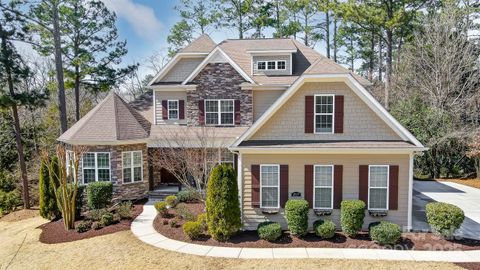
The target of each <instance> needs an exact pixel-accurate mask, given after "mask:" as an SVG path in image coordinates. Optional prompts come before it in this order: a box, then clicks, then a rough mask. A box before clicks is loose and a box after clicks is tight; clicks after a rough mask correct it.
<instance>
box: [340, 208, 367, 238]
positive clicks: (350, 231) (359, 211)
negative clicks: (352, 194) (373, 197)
mask: <svg viewBox="0 0 480 270" xmlns="http://www.w3.org/2000/svg"><path fill="white" fill-rule="evenodd" d="M364 218H365V203H364V202H363V201H361V200H346V201H342V203H341V204H340V223H341V225H342V231H343V232H344V233H345V234H346V235H347V236H349V237H352V236H355V235H357V233H358V232H359V231H360V230H361V229H362V226H363V219H364Z"/></svg>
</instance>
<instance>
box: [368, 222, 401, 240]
mask: <svg viewBox="0 0 480 270" xmlns="http://www.w3.org/2000/svg"><path fill="white" fill-rule="evenodd" d="M368 234H369V235H370V238H372V240H373V241H375V242H377V243H379V244H380V245H393V244H395V243H396V242H397V241H398V239H400V237H401V236H402V230H401V229H400V226H398V225H397V224H395V223H392V222H389V221H380V222H373V223H370V224H369V225H368Z"/></svg>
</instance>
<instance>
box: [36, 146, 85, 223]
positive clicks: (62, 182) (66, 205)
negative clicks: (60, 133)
mask: <svg viewBox="0 0 480 270" xmlns="http://www.w3.org/2000/svg"><path fill="white" fill-rule="evenodd" d="M83 152H84V151H83V147H79V146H74V147H73V149H72V154H71V155H70V158H69V163H68V164H67V159H66V155H67V150H66V149H65V147H64V146H63V145H58V146H57V151H56V154H57V157H58V170H55V168H54V165H52V164H53V163H49V164H50V166H49V167H48V173H49V174H50V175H51V177H55V178H56V179H58V181H59V186H58V188H56V189H55V197H56V198H57V206H58V208H59V209H60V211H61V212H62V217H63V224H64V226H65V230H71V229H74V228H75V213H76V203H77V193H78V165H79V163H80V158H81V156H82V155H83ZM42 158H43V160H44V162H48V160H50V157H49V154H48V152H47V151H44V152H43V157H42ZM67 168H69V173H68V174H67Z"/></svg>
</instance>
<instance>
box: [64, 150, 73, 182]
mask: <svg viewBox="0 0 480 270" xmlns="http://www.w3.org/2000/svg"><path fill="white" fill-rule="evenodd" d="M73 162H74V153H73V151H71V150H67V153H66V155H65V165H66V166H65V167H66V168H65V169H66V172H67V177H69V176H70V172H71V170H72V169H73V168H71V167H73ZM70 163H71V164H70Z"/></svg>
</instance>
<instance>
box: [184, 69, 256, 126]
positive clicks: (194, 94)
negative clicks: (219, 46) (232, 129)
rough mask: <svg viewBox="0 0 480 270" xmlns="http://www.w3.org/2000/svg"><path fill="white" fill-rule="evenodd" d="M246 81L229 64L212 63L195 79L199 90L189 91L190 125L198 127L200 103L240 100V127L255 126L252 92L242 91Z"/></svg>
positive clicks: (187, 105) (188, 117)
mask: <svg viewBox="0 0 480 270" xmlns="http://www.w3.org/2000/svg"><path fill="white" fill-rule="evenodd" d="M244 82H246V81H245V79H244V78H243V77H242V76H241V75H240V74H239V73H238V72H237V71H236V70H235V68H233V67H232V66H231V65H230V64H229V63H210V64H207V65H206V66H205V67H204V68H203V69H202V71H200V73H199V74H198V75H197V77H195V79H193V81H192V83H193V84H195V85H197V89H195V90H188V91H187V102H186V103H187V104H186V118H187V119H188V125H192V126H198V125H199V120H198V114H199V112H198V102H199V101H200V100H204V99H235V100H240V115H241V120H240V126H251V125H252V124H253V98H252V97H253V94H252V90H244V89H243V90H242V89H241V87H240V84H242V83H244Z"/></svg>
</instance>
